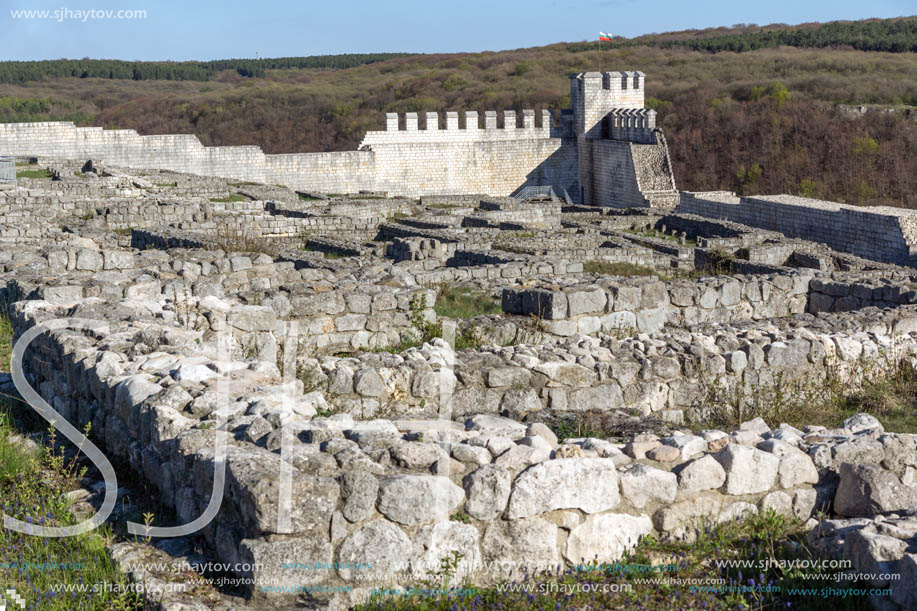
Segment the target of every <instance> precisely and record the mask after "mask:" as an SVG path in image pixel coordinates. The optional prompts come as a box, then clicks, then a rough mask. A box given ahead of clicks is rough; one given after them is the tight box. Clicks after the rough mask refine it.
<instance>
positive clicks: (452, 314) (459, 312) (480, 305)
mask: <svg viewBox="0 0 917 611" xmlns="http://www.w3.org/2000/svg"><path fill="white" fill-rule="evenodd" d="M433 309H434V310H435V311H436V315H437V316H442V317H445V318H473V317H475V316H482V315H485V314H501V313H502V312H503V308H502V306H501V305H500V302H498V301H497V300H495V299H492V298H491V297H490V296H489V295H487V294H485V293H482V292H480V291H474V290H470V289H464V288H459V287H444V288H442V289H440V291H439V294H438V295H437V296H436V305H434V306H433Z"/></svg>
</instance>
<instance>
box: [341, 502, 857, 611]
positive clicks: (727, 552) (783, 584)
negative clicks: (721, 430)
mask: <svg viewBox="0 0 917 611" xmlns="http://www.w3.org/2000/svg"><path fill="white" fill-rule="evenodd" d="M698 526H699V528H698V531H699V532H698V536H697V539H696V541H694V542H693V543H687V542H660V541H656V540H654V539H653V538H651V537H646V538H644V539H643V540H642V541H641V542H640V543H639V545H638V546H637V547H636V548H635V549H634V550H633V551H632V552H631V553H629V554H627V555H626V556H625V557H624V558H622V559H620V560H617V561H614V562H607V563H604V564H599V563H595V562H593V563H589V564H584V565H579V566H577V567H574V568H570V569H566V570H563V571H557V572H555V573H554V574H552V573H550V572H549V573H547V574H538V575H529V574H526V575H524V576H522V577H521V578H520V579H519V581H515V582H513V584H512V585H514V586H515V587H517V588H518V587H519V586H520V584H521V585H523V586H528V587H529V588H531V589H532V591H531V592H530V593H525V592H519V591H516V592H512V591H506V589H505V586H506V585H507V584H501V586H504V587H501V586H496V587H487V588H475V587H474V585H471V584H465V585H464V586H461V585H459V584H456V583H451V581H452V576H453V575H454V571H452V572H450V571H449V570H448V569H449V562H448V561H447V562H446V563H444V569H445V570H441V571H439V572H437V573H436V574H434V575H432V576H431V577H430V579H428V582H427V583H428V584H429V585H427V584H425V585H424V586H422V587H430V588H435V587H440V588H446V587H448V588H457V589H458V588H462V587H464V588H466V589H471V588H473V589H475V592H474V594H473V596H469V597H458V596H444V595H440V596H431V597H421V596H396V597H388V598H384V597H381V596H378V595H377V596H375V597H374V598H373V599H371V600H370V602H369V603H367V604H365V605H360V606H357V607H356V609H357V610H359V611H371V610H372V611H377V610H385V611H397V610H402V609H419V610H428V611H433V610H442V611H446V610H451V609H458V608H461V609H502V610H504V611H517V610H519V611H521V610H529V609H544V610H552V611H553V610H555V609H564V610H567V609H569V610H573V609H627V610H630V609H640V610H644V611H648V610H655V609H686V610H689V609H690V610H700V609H735V610H740V609H741V610H752V609H754V610H764V609H782V608H791V609H813V610H814V609H824V608H825V598H823V597H821V596H805V595H797V594H790V593H789V590H790V589H791V588H806V589H814V590H818V589H820V588H825V587H832V588H835V589H839V588H844V587H849V586H850V584H847V583H846V582H844V581H832V577H833V575H836V574H837V573H838V572H843V571H835V570H826V569H819V570H813V569H805V570H804V569H798V568H794V569H784V568H781V565H780V563H779V562H776V563H774V564H771V565H769V568H767V569H765V570H757V569H755V570H749V569H746V571H745V572H744V573H743V572H741V571H740V570H738V569H726V568H718V567H717V566H716V564H715V562H716V561H720V560H747V561H751V562H752V563H754V565H755V566H759V565H758V563H759V562H760V563H761V565H760V566H766V561H768V560H772V561H783V566H786V565H787V563H788V561H791V560H810V559H812V558H814V557H815V556H814V555H813V553H812V552H811V550H809V548H808V547H807V545H806V539H805V531H804V529H803V528H802V526H801V525H800V524H799V523H798V522H795V521H789V520H787V519H785V518H783V517H781V516H778V515H776V514H774V513H773V511H767V512H765V513H763V514H759V515H756V516H754V517H751V518H749V519H747V520H745V521H744V522H741V523H735V522H733V523H726V524H722V525H718V526H715V527H702V525H698ZM615 564H618V565H621V566H628V565H629V566H634V565H643V566H653V567H666V568H668V569H669V570H667V571H662V570H660V568H657V570H656V571H650V572H640V571H639V570H633V571H630V572H628V571H621V570H616V569H615V568H614V565H615ZM818 573H821V574H822V575H824V576H821V575H818ZM826 576H827V577H826ZM667 577H668V578H674V579H701V580H703V579H723V580H724V582H723V586H724V591H723V592H716V591H699V590H702V588H695V589H692V587H691V586H687V585H669V584H664V583H661V584H644V583H638V580H645V579H653V578H659V579H664V578H667ZM541 584H545V585H544V586H542V585H541ZM584 584H591V585H595V586H598V588H592V591H588V592H585V591H583V589H582V585H584ZM606 585H607V586H618V589H619V591H617V592H612V591H608V590H611V588H610V587H605V586H606ZM545 586H555V587H553V588H550V589H549V588H548V587H545ZM577 586H579V589H574V588H575V587H577ZM741 586H764V588H765V589H768V588H769V589H770V590H771V591H763V592H747V591H746V592H742V591H738V592H728V591H725V590H726V589H728V588H740V587H741ZM855 587H861V588H862V587H868V586H863V585H862V584H859V585H857V586H855ZM561 588H565V590H566V592H569V594H568V593H566V592H564V591H561ZM603 588H604V589H605V590H606V591H602V589H603ZM552 589H553V591H551V590H552ZM596 589H598V591H596ZM539 590H540V591H539ZM831 608H832V609H834V610H836V611H850V610H861V609H862V610H866V609H869V608H870V607H869V603H868V600H867V598H866V597H865V596H861V597H849V598H848V597H844V598H841V597H837V598H833V599H831Z"/></svg>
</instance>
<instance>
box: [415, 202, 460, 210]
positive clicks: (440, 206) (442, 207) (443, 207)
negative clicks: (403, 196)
mask: <svg viewBox="0 0 917 611" xmlns="http://www.w3.org/2000/svg"><path fill="white" fill-rule="evenodd" d="M425 205H426V207H427V208H433V209H434V210H450V209H452V208H469V207H470V206H467V205H464V206H463V205H461V204H441V203H436V204H425Z"/></svg>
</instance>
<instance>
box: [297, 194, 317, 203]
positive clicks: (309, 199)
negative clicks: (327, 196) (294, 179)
mask: <svg viewBox="0 0 917 611" xmlns="http://www.w3.org/2000/svg"><path fill="white" fill-rule="evenodd" d="M296 195H297V196H298V197H299V199H301V200H303V201H307V202H320V201H322V198H320V197H312V196H311V195H306V194H305V193H297V194H296Z"/></svg>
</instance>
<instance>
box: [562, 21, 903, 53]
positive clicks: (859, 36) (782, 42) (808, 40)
mask: <svg viewBox="0 0 917 611" xmlns="http://www.w3.org/2000/svg"><path fill="white" fill-rule="evenodd" d="M736 29H741V30H744V31H742V32H740V33H729V34H724V35H717V34H716V33H713V32H711V31H706V30H701V31H699V32H696V33H694V35H693V36H688V35H681V36H674V37H672V36H664V35H650V36H643V37H639V38H636V39H633V40H627V39H616V40H614V41H612V42H611V43H610V44H609V43H607V42H606V43H602V42H593V43H583V44H579V45H570V50H571V51H573V52H579V51H585V50H591V49H596V48H601V47H603V46H604V47H606V48H608V47H611V48H614V47H623V46H635V45H653V46H658V47H662V48H672V47H686V48H688V49H691V50H692V51H707V52H709V53H719V52H721V51H731V52H733V53H742V52H746V51H754V50H756V49H773V48H776V47H800V48H812V49H821V48H825V47H844V46H846V47H851V48H853V49H856V50H858V51H887V52H889V53H908V52H912V53H913V52H917V19H913V18H908V19H882V20H878V19H877V20H869V21H836V22H832V23H825V24H817V25H815V26H814V27H813V26H809V27H782V28H773V27H771V28H756V27H754V26H745V27H742V28H736Z"/></svg>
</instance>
